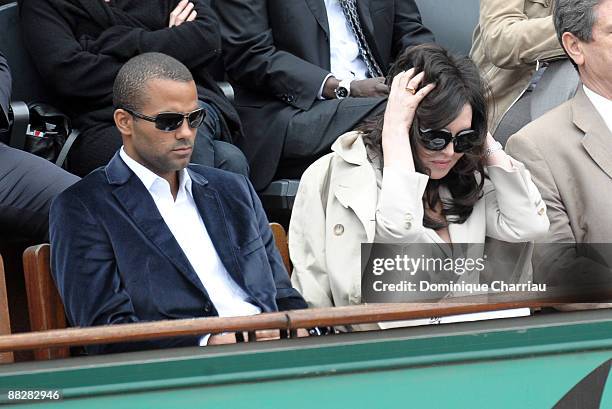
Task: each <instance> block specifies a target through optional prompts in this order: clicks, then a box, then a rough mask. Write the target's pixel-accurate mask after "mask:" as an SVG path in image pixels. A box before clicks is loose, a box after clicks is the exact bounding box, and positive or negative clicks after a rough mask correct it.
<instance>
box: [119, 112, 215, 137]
mask: <svg viewBox="0 0 612 409" xmlns="http://www.w3.org/2000/svg"><path fill="white" fill-rule="evenodd" d="M122 109H123V110H124V111H126V112H128V113H129V114H130V115H133V116H135V117H136V118H140V119H144V120H145V121H149V122H153V123H155V128H157V129H159V130H160V131H164V132H172V131H176V130H177V129H179V128H180V127H181V126H182V125H183V120H185V118H187V124H189V127H190V128H198V127H200V125H202V122H203V121H204V117H206V111H205V110H204V109H203V108H198V109H196V110H195V111H191V112H189V113H187V114H183V113H181V112H162V113H159V114H157V115H155V116H148V115H144V114H141V113H140V112H136V111H132V110H131V109H127V108H122Z"/></svg>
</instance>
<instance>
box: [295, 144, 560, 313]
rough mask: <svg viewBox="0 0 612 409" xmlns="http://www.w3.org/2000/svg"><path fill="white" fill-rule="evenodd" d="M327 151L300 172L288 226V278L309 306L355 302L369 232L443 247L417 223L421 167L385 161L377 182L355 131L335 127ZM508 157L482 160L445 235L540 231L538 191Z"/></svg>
mask: <svg viewBox="0 0 612 409" xmlns="http://www.w3.org/2000/svg"><path fill="white" fill-rule="evenodd" d="M332 151H333V152H332V153H331V154H328V155H326V156H324V157H322V158H320V159H319V160H318V161H316V162H315V163H314V164H312V165H311V166H310V167H309V168H308V169H307V170H306V172H305V173H304V175H303V176H302V180H301V182H300V187H299V190H298V194H297V197H296V201H295V204H294V207H293V213H292V217H291V222H290V226H289V252H290V255H291V260H292V262H293V266H294V270H293V274H292V277H291V280H292V283H293V286H294V287H295V288H296V289H297V290H298V291H299V292H300V293H301V294H302V295H303V296H304V298H305V299H306V301H307V302H308V304H309V305H310V306H312V307H331V306H344V305H354V304H360V303H361V265H360V264H361V253H360V250H361V243H372V242H374V241H375V239H376V241H377V242H378V241H383V242H397V243H438V244H440V245H442V246H444V247H446V246H445V243H444V242H443V241H442V239H441V238H440V237H439V235H438V234H437V233H436V232H435V231H434V230H432V229H427V228H424V227H423V225H422V220H423V204H422V197H423V192H424V190H425V187H426V185H427V181H428V177H427V176H426V175H423V174H420V173H416V172H412V173H410V172H405V173H404V174H402V173H401V172H399V173H398V172H392V171H390V170H389V168H386V169H385V171H384V176H383V182H382V188H381V189H380V190H379V189H378V187H377V183H376V175H375V173H374V168H373V167H372V165H371V164H370V162H369V161H368V159H367V154H366V149H365V146H364V144H363V141H362V139H361V136H360V134H359V133H357V132H350V133H347V134H344V135H342V136H341V137H340V138H338V140H337V141H336V142H335V143H334V144H333V146H332ZM513 164H514V166H515V169H514V170H513V171H511V172H508V171H505V170H504V169H502V168H501V167H489V168H488V173H489V177H490V180H489V179H487V180H485V185H484V196H483V197H482V198H481V199H480V200H479V201H478V202H477V203H476V205H475V206H474V210H473V212H472V214H471V215H470V217H469V218H468V219H467V220H466V221H465V222H464V223H463V224H456V223H455V224H453V223H451V224H450V225H449V233H450V236H451V240H452V242H453V243H484V241H485V236H490V237H493V238H495V239H499V240H504V241H508V242H522V241H530V240H534V239H536V238H538V237H541V236H542V235H544V234H546V232H547V231H548V226H549V223H548V218H547V216H546V208H545V205H544V202H543V201H542V200H541V196H540V193H539V192H538V190H537V188H536V187H535V185H534V184H533V183H532V182H531V177H530V174H529V172H528V171H527V170H526V169H525V167H524V166H523V165H522V164H521V163H519V162H516V161H513ZM402 171H403V169H402ZM442 196H443V195H442ZM442 246H441V247H442ZM473 256H478V255H473ZM480 256H482V254H480Z"/></svg>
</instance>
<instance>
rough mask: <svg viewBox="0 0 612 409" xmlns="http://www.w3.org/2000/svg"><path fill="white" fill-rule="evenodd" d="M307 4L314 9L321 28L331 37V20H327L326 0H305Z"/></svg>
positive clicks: (311, 9)
mask: <svg viewBox="0 0 612 409" xmlns="http://www.w3.org/2000/svg"><path fill="white" fill-rule="evenodd" d="M305 1H306V4H308V7H309V8H310V11H312V14H313V15H314V18H315V19H316V20H317V23H319V26H320V27H321V29H322V30H323V31H324V32H325V36H327V38H329V22H328V20H327V10H326V9H325V2H324V0H305Z"/></svg>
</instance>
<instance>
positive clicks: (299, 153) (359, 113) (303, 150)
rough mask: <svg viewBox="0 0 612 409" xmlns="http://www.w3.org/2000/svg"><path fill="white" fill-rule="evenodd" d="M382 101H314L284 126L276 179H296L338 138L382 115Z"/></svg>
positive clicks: (383, 101)
mask: <svg viewBox="0 0 612 409" xmlns="http://www.w3.org/2000/svg"><path fill="white" fill-rule="evenodd" d="M386 101H387V99H386V98H346V99H342V100H337V99H334V100H324V101H316V102H315V103H314V104H313V105H312V107H311V108H310V109H309V110H308V111H303V112H299V113H297V114H296V115H294V116H293V118H292V119H291V121H290V122H289V126H288V127H287V135H286V138H285V146H284V148H283V156H282V159H281V162H280V164H279V167H278V170H277V173H276V178H297V179H299V178H300V177H301V175H302V173H303V172H304V170H306V168H307V167H308V166H309V165H310V164H311V163H312V162H314V160H316V159H317V158H319V157H321V156H323V155H325V154H327V153H329V152H330V147H331V145H332V144H333V143H334V141H335V140H336V139H338V137H339V136H340V135H342V134H343V133H345V132H348V131H351V130H353V129H355V128H356V127H357V126H358V125H359V124H360V123H361V122H363V121H364V120H365V119H367V118H369V117H372V116H374V115H376V114H379V113H382V112H383V111H384V109H385V106H386Z"/></svg>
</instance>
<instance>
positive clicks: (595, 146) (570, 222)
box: [506, 87, 612, 284]
mask: <svg viewBox="0 0 612 409" xmlns="http://www.w3.org/2000/svg"><path fill="white" fill-rule="evenodd" d="M506 151H507V152H508V153H509V154H511V155H512V156H513V157H514V158H516V159H517V160H520V161H521V162H523V163H524V164H525V166H527V168H528V169H529V170H530V171H531V175H532V178H533V181H534V182H535V183H536V185H537V186H538V188H539V190H540V193H541V194H542V198H543V199H544V201H545V202H546V207H547V213H548V217H549V219H550V230H549V234H548V236H547V238H546V239H545V240H543V242H550V243H612V229H610V225H612V210H611V208H610V203H611V202H612V133H611V132H610V130H609V129H608V128H607V126H606V124H605V122H604V121H603V118H601V116H600V115H599V113H598V112H597V111H596V109H595V107H594V106H593V104H592V103H591V101H590V100H589V98H588V97H587V96H586V94H585V92H584V90H583V88H582V87H580V88H579V90H578V92H577V93H576V96H575V97H574V98H572V99H571V100H569V101H567V102H566V103H564V104H563V105H561V106H559V107H557V108H555V109H554V110H552V111H550V112H548V113H547V114H545V115H543V116H542V117H540V118H539V119H537V120H536V121H534V122H532V123H530V124H529V125H527V126H526V127H525V128H523V129H522V130H521V131H519V132H518V133H517V134H515V135H513V136H512V137H511V138H510V139H509V140H508V143H507V145H506ZM608 247H611V248H612V245H608ZM576 249H577V247H576V245H573V244H568V245H567V246H561V245H556V246H541V251H539V250H538V249H536V258H534V272H537V273H538V274H543V276H541V277H540V279H543V280H547V282H549V283H552V284H568V283H569V282H570V281H572V282H579V283H582V284H589V283H590V284H593V283H594V282H595V280H600V279H605V280H606V282H608V281H609V280H610V278H609V277H610V272H611V270H610V267H609V266H611V265H612V257H611V256H612V252H610V251H609V249H607V250H606V249H604V250H606V251H604V252H603V253H601V254H599V255H598V257H597V259H596V260H595V259H593V258H592V257H590V256H588V255H587V256H586V257H578V256H579V255H584V249H583V250H581V251H577V250H576ZM553 253H554V254H553ZM600 256H603V257H600ZM553 260H554V261H553ZM593 260H595V261H593ZM599 274H601V275H599ZM568 280H570V281H568Z"/></svg>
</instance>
